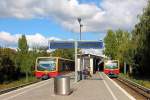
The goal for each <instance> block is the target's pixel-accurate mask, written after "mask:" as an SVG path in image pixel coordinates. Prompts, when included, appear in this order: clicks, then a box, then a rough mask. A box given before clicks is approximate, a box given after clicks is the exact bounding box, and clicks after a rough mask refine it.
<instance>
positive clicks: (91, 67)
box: [90, 58, 93, 74]
mask: <svg viewBox="0 0 150 100" xmlns="http://www.w3.org/2000/svg"><path fill="white" fill-rule="evenodd" d="M90 73H91V74H93V58H90Z"/></svg>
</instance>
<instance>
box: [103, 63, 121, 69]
mask: <svg viewBox="0 0 150 100" xmlns="http://www.w3.org/2000/svg"><path fill="white" fill-rule="evenodd" d="M105 68H108V69H117V68H118V62H117V61H108V62H106V63H105Z"/></svg>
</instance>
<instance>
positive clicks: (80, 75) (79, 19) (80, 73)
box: [78, 18, 83, 80]
mask: <svg viewBox="0 0 150 100" xmlns="http://www.w3.org/2000/svg"><path fill="white" fill-rule="evenodd" d="M78 22H79V25H80V41H81V27H82V26H83V25H82V24H81V18H78ZM81 70H82V68H81V54H80V71H79V78H80V79H79V80H82V77H83V76H82V71H81Z"/></svg>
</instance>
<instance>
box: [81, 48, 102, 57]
mask: <svg viewBox="0 0 150 100" xmlns="http://www.w3.org/2000/svg"><path fill="white" fill-rule="evenodd" d="M102 51H103V49H82V53H83V54H93V55H97V56H103V52H102Z"/></svg>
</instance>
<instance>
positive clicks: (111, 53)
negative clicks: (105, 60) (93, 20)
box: [104, 30, 116, 59]
mask: <svg viewBox="0 0 150 100" xmlns="http://www.w3.org/2000/svg"><path fill="white" fill-rule="evenodd" d="M104 43H105V50H104V54H105V55H106V56H108V57H110V58H111V59H114V58H115V55H116V37H115V33H114V32H113V31H112V30H108V32H107V35H106V37H105V38H104Z"/></svg>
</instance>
